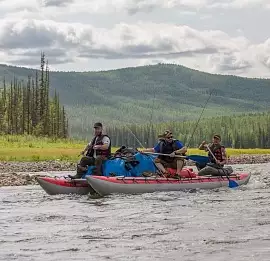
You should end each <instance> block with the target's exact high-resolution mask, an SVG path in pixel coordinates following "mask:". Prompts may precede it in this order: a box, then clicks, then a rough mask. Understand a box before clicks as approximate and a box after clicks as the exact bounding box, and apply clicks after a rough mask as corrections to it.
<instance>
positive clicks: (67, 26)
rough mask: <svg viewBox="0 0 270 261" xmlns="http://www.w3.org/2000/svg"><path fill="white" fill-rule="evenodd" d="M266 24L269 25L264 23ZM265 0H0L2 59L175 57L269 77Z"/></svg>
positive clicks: (269, 4)
mask: <svg viewBox="0 0 270 261" xmlns="http://www.w3.org/2000/svg"><path fill="white" fill-rule="evenodd" d="M267 24H268V26H267ZM269 24H270V1H269V0H0V62H1V63H7V64H13V65H19V66H27V67H34V68H36V67H37V66H38V64H39V55H40V51H41V50H43V51H45V53H46V55H47V58H48V59H49V63H50V65H51V66H50V67H51V69H53V70H64V71H66V70H72V71H88V70H107V69H115V68H121V67H130V66H138V65H145V64H156V63H159V62H165V63H176V64H182V65H185V66H188V67H190V68H195V69H198V70H202V71H207V72H211V73H222V74H235V75H241V76H248V77H267V78H268V77H270V30H269Z"/></svg>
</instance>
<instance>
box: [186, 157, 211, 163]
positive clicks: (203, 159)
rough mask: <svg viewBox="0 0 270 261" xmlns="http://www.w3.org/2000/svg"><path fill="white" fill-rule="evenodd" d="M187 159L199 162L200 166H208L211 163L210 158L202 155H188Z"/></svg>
mask: <svg viewBox="0 0 270 261" xmlns="http://www.w3.org/2000/svg"><path fill="white" fill-rule="evenodd" d="M187 159H190V160H193V161H195V162H198V163H200V164H206V163H208V162H210V160H209V157H208V156H202V155H188V156H187Z"/></svg>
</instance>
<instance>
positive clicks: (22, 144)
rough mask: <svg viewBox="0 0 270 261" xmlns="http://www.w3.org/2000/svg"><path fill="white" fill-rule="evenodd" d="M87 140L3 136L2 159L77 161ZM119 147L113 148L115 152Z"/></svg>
mask: <svg viewBox="0 0 270 261" xmlns="http://www.w3.org/2000/svg"><path fill="white" fill-rule="evenodd" d="M86 144H87V141H82V140H74V139H65V140H63V139H52V138H39V137H33V136H13V135H8V136H1V137H0V161H47V160H60V161H71V162H76V161H78V159H79V154H80V152H81V151H82V150H83V149H84V147H85V146H86ZM116 149H117V148H113V149H112V151H113V152H114V151H115V150H116ZM227 153H228V155H229V156H238V155H242V154H270V149H231V148H228V149H227ZM188 154H190V155H191V154H199V155H206V152H204V151H201V150H198V149H192V148H191V149H189V150H188Z"/></svg>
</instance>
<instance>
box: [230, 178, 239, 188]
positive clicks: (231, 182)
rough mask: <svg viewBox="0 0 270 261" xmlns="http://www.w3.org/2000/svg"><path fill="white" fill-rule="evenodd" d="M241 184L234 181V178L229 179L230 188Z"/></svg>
mask: <svg viewBox="0 0 270 261" xmlns="http://www.w3.org/2000/svg"><path fill="white" fill-rule="evenodd" d="M238 186H239V185H238V183H237V182H236V181H234V180H231V179H230V180H229V188H236V187H238Z"/></svg>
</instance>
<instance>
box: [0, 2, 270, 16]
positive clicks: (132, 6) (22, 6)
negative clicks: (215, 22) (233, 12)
mask: <svg viewBox="0 0 270 261" xmlns="http://www.w3.org/2000/svg"><path fill="white" fill-rule="evenodd" d="M254 7H258V8H269V7H270V4H269V1H268V0H114V1H112V0H28V1H25V0H12V1H10V0H2V1H0V11H2V12H7V11H10V12H11V11H13V12H16V11H23V10H27V11H31V12H33V13H40V12H41V13H43V15H45V16H46V15H48V16H50V15H52V12H53V14H54V15H55V16H57V14H59V13H61V14H69V15H70V14H72V13H89V14H91V13H103V14H106V13H116V12H123V11H124V12H126V13H128V14H132V15H134V14H136V13H138V12H151V11H153V10H155V9H158V8H162V9H175V8H177V9H178V10H179V12H187V10H201V9H206V10H207V9H215V8H225V9H227V8H234V9H241V8H254Z"/></svg>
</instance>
